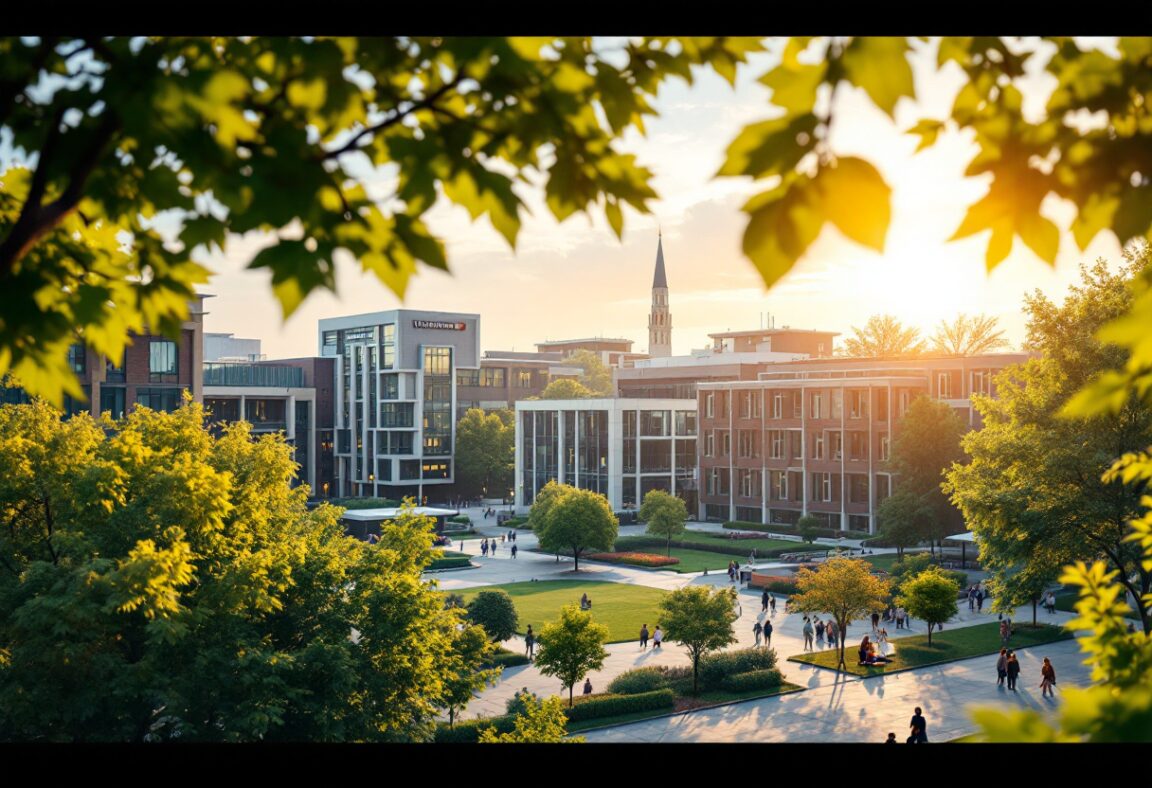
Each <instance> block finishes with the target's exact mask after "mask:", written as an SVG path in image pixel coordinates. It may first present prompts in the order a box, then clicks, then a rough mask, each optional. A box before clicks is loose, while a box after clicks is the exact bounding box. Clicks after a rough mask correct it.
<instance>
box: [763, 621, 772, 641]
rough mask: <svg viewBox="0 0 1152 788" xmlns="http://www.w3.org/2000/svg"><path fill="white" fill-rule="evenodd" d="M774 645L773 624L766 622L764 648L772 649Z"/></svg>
mask: <svg viewBox="0 0 1152 788" xmlns="http://www.w3.org/2000/svg"><path fill="white" fill-rule="evenodd" d="M771 645H772V622H771V621H765V622H764V646H765V647H766V648H767V647H771Z"/></svg>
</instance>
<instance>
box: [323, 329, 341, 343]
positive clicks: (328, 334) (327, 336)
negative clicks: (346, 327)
mask: <svg viewBox="0 0 1152 788" xmlns="http://www.w3.org/2000/svg"><path fill="white" fill-rule="evenodd" d="M337 333H338V332H336V331H325V332H324V347H336V335H337Z"/></svg>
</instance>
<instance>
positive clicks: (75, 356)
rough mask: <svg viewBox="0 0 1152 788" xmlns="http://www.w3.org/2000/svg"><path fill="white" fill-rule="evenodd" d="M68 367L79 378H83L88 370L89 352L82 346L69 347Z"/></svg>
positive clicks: (73, 345)
mask: <svg viewBox="0 0 1152 788" xmlns="http://www.w3.org/2000/svg"><path fill="white" fill-rule="evenodd" d="M68 366H69V368H71V370H72V371H73V372H75V373H76V374H77V375H79V376H83V375H84V373H85V372H86V371H87V369H88V351H87V350H86V349H85V347H84V346H83V345H81V344H76V343H74V344H72V345H70V346H69V347H68Z"/></svg>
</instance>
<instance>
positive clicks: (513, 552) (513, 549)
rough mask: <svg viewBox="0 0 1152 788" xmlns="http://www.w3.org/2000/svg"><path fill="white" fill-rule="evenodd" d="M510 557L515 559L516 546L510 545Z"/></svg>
mask: <svg viewBox="0 0 1152 788" xmlns="http://www.w3.org/2000/svg"><path fill="white" fill-rule="evenodd" d="M512 557H513V558H515V557H516V545H512Z"/></svg>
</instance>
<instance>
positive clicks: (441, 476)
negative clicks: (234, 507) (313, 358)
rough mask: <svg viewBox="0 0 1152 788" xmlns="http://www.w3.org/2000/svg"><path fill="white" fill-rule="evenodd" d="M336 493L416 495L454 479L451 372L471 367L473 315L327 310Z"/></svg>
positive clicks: (322, 329)
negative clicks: (332, 366)
mask: <svg viewBox="0 0 1152 788" xmlns="http://www.w3.org/2000/svg"><path fill="white" fill-rule="evenodd" d="M319 341H320V354H321V356H323V357H325V358H332V359H334V360H335V370H334V376H335V392H334V400H335V422H334V434H335V437H336V446H335V466H336V478H335V486H336V492H335V493H334V495H338V496H340V497H344V496H374V497H376V496H380V497H389V498H401V497H403V496H406V495H412V496H415V497H416V498H418V499H419V500H421V501H422V500H423V499H424V498H425V497H429V498H430V499H431V498H435V497H438V496H440V495H442V494H443V492H442V491H443V489H444V487H445V486H446V485H449V484H451V483H452V482H453V480H454V466H453V462H454V460H453V454H454V448H455V442H456V402H457V373H458V372H459V371H461V370H476V369H479V368H480V316H479V315H477V314H471V313H456V312H427V311H421V310H414V309H393V310H390V311H385V312H373V313H370V314H364V315H349V316H346V317H335V318H328V319H324V320H321V321H320V325H319Z"/></svg>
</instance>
